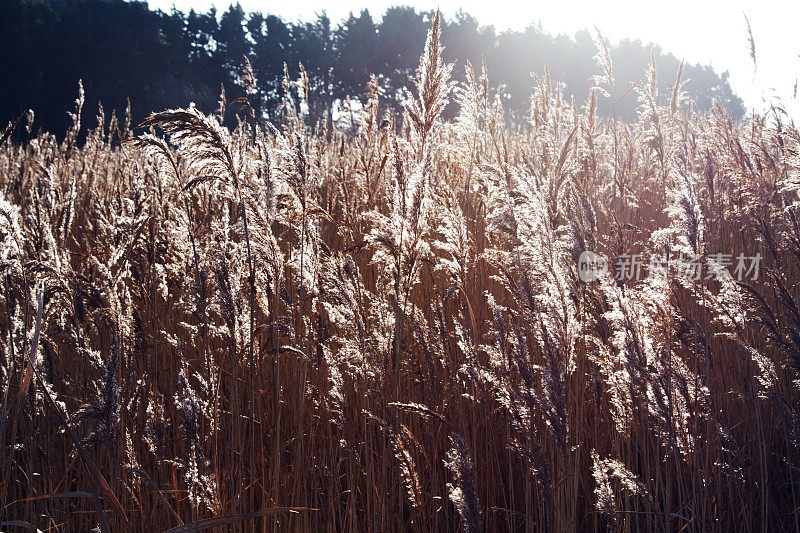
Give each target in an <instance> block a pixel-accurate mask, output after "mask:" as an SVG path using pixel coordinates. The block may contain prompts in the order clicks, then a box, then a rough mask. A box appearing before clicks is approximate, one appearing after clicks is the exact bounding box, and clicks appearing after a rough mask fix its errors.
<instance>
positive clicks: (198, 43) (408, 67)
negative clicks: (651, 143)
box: [0, 0, 744, 133]
mask: <svg viewBox="0 0 800 533" xmlns="http://www.w3.org/2000/svg"><path fill="white" fill-rule="evenodd" d="M2 12H3V15H2V17H0V76H1V77H2V79H3V80H4V82H3V83H0V120H3V123H6V122H7V121H8V120H12V119H13V118H15V117H16V116H19V115H20V114H21V113H23V112H24V111H25V110H26V109H28V108H30V109H33V110H34V111H35V112H36V116H37V124H38V126H39V127H42V128H43V129H46V130H49V131H52V132H55V133H61V132H63V131H64V130H65V128H66V127H67V125H68V123H69V119H68V117H67V116H66V113H65V111H66V110H68V109H70V108H71V107H72V102H73V101H74V99H75V96H76V93H77V83H78V80H79V79H80V80H83V83H84V86H85V90H86V95H87V100H88V102H102V103H103V105H104V106H105V109H106V111H107V112H110V111H109V110H112V109H113V110H115V111H116V112H117V113H118V114H119V113H121V112H122V111H123V110H124V109H125V108H126V106H127V105H128V102H130V104H131V107H132V118H133V120H134V121H138V120H140V119H142V118H144V117H145V116H146V115H147V114H148V113H150V112H151V111H158V110H162V109H166V108H173V107H178V106H185V105H188V104H189V103H190V102H194V103H195V105H196V106H197V107H198V108H200V109H203V110H211V109H214V108H215V107H216V106H217V102H218V100H219V95H220V90H221V88H224V90H225V94H226V97H227V98H228V99H229V100H231V101H233V100H235V99H236V98H237V97H240V96H243V95H244V93H245V87H244V86H243V85H242V83H241V82H240V79H241V72H242V65H243V62H244V58H245V57H246V58H248V59H249V61H250V63H251V65H252V73H253V74H254V75H255V78H256V79H257V80H258V86H257V87H258V90H257V91H256V92H255V93H252V94H249V95H248V97H249V100H250V102H251V103H252V105H253V107H254V108H255V109H256V111H257V113H259V115H261V116H264V117H270V116H274V115H275V113H276V112H277V109H278V105H279V103H280V101H281V99H282V97H283V91H284V87H283V83H282V80H283V77H284V68H285V66H286V68H288V72H289V75H290V76H292V77H296V76H297V74H298V68H299V64H300V63H302V64H303V65H304V66H305V68H306V70H307V72H308V76H309V80H310V83H309V87H308V90H309V96H310V101H311V103H312V105H313V108H312V109H311V110H310V112H311V113H312V114H313V115H315V116H317V117H322V116H324V115H325V114H326V113H327V112H328V111H329V110H330V109H331V107H332V105H333V103H334V102H336V101H337V100H338V101H342V100H345V99H347V98H348V97H358V96H360V95H361V94H362V93H363V91H364V87H365V85H366V82H367V80H368V76H369V75H370V74H372V73H374V74H376V75H377V77H378V81H379V84H380V86H381V89H382V91H383V92H384V94H385V95H386V101H387V102H388V103H389V104H390V105H392V104H399V102H400V101H401V100H402V98H403V95H402V89H403V87H405V86H406V85H408V83H409V80H410V79H411V77H412V76H413V75H414V71H415V68H416V65H417V64H418V61H419V56H420V54H421V52H422V46H423V43H424V42H425V35H426V31H427V28H428V26H429V24H430V20H431V18H432V16H433V13H432V12H420V11H416V10H415V9H413V8H410V7H404V6H397V7H391V8H389V9H388V10H387V11H386V12H385V13H384V14H383V15H382V16H381V17H380V18H379V19H378V18H374V17H373V16H372V14H371V13H370V12H369V11H368V10H363V11H361V12H360V13H357V14H351V15H350V16H349V17H348V18H347V19H346V20H343V21H341V22H340V23H335V22H334V21H331V20H330V19H329V18H328V17H327V15H325V14H324V13H323V14H320V15H318V16H317V17H316V19H315V20H311V21H305V22H289V21H285V20H283V19H281V18H280V17H278V16H275V15H269V14H263V13H258V12H256V13H245V11H244V10H243V9H242V7H241V6H240V5H238V4H236V5H232V6H230V7H229V8H228V9H227V10H225V11H224V12H222V13H219V12H217V11H216V10H215V9H211V10H210V11H208V12H206V13H197V12H195V11H189V12H188V13H183V12H181V11H178V10H174V9H173V10H172V11H171V12H163V11H160V10H151V9H150V8H149V7H148V5H147V4H146V3H145V2H125V1H123V0H6V1H5V2H3V7H2ZM442 39H443V42H444V45H445V47H446V48H445V59H447V60H449V61H455V62H457V65H456V68H455V72H456V75H457V76H458V75H463V72H464V68H463V66H464V63H465V62H466V61H470V62H471V63H472V64H473V65H476V66H477V65H479V64H480V63H481V62H482V61H485V62H486V64H487V66H488V72H489V75H490V79H491V81H492V83H497V84H503V85H504V87H505V88H504V90H503V91H501V94H502V95H503V97H504V98H505V99H506V109H507V110H508V113H509V114H510V115H512V116H524V115H525V113H526V112H527V108H528V106H529V102H528V96H527V95H529V94H530V88H531V85H532V80H531V75H532V74H541V73H542V72H543V71H544V69H545V66H546V67H547V69H548V70H549V72H550V73H551V75H552V77H553V79H554V80H557V81H560V82H563V83H564V91H565V92H566V93H567V94H568V95H574V97H575V98H576V99H577V100H578V101H579V102H581V101H583V99H584V98H585V97H586V94H587V92H588V91H589V90H590V88H591V86H592V76H593V75H594V74H596V73H597V72H598V67H597V65H596V62H595V59H594V57H595V55H596V53H597V47H596V43H595V39H594V37H593V36H592V34H591V33H589V32H588V31H581V32H578V33H577V34H576V35H575V36H574V37H568V36H565V35H558V36H553V35H550V34H548V33H546V32H545V31H544V30H543V29H542V28H541V26H540V25H535V24H532V25H531V26H529V27H528V28H527V29H526V30H524V31H503V32H498V31H496V30H495V29H494V28H493V27H492V26H482V25H481V24H479V22H478V21H477V20H476V19H475V18H474V17H472V16H470V15H468V14H466V13H463V12H461V13H458V14H456V15H455V16H454V17H453V18H452V19H450V20H447V21H445V22H444V23H443V26H442ZM611 55H612V57H613V61H614V73H615V77H616V79H617V83H616V85H615V87H616V89H615V90H616V92H617V94H612V95H611V98H610V99H606V100H605V101H604V103H603V105H604V106H605V107H604V108H601V110H600V111H601V112H604V113H606V114H607V113H611V112H613V113H614V114H615V115H616V116H617V117H618V118H620V119H622V120H631V119H633V118H634V117H635V114H636V98H635V95H634V94H631V93H632V92H633V91H631V90H630V88H631V87H632V85H633V84H635V83H639V82H640V81H641V79H642V76H643V73H644V71H645V68H646V66H647V65H648V64H649V63H650V61H651V58H653V60H655V62H656V66H657V71H658V73H659V82H660V84H663V85H664V86H665V87H667V86H668V85H669V84H671V83H674V80H675V77H676V76H677V73H678V70H679V68H680V65H681V62H680V61H679V60H678V59H677V58H676V57H675V56H673V55H672V54H669V53H666V52H664V51H662V50H661V49H660V48H658V47H655V46H652V45H645V44H643V43H641V42H639V41H630V40H626V41H622V42H620V43H619V44H616V45H613V46H611ZM683 78H684V79H688V80H689V81H688V82H687V84H686V86H685V90H686V91H687V92H688V93H689V95H690V97H691V98H692V99H693V101H694V102H695V104H696V106H697V107H698V108H699V109H700V110H705V109H708V108H709V107H710V106H711V104H712V102H713V101H714V100H716V101H719V102H720V103H721V104H722V105H724V106H725V107H726V108H727V109H728V110H729V111H730V112H731V114H732V115H733V116H735V117H741V116H743V114H744V107H743V105H742V101H741V100H740V99H739V98H738V97H737V96H736V95H735V94H734V93H733V91H732V90H731V87H730V85H729V83H728V78H727V73H722V74H718V73H716V72H715V71H714V70H713V69H712V68H711V67H709V66H702V65H685V66H684V68H683ZM612 104H613V107H612Z"/></svg>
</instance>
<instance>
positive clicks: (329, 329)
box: [0, 18, 800, 532]
mask: <svg viewBox="0 0 800 533" xmlns="http://www.w3.org/2000/svg"><path fill="white" fill-rule="evenodd" d="M599 50H600V53H599V54H598V56H599V58H600V60H601V68H600V70H601V72H602V74H601V75H600V76H598V78H597V80H598V88H596V89H594V90H593V91H592V92H591V93H590V94H589V95H587V97H586V101H585V102H584V103H581V102H578V101H575V100H567V99H565V97H564V95H563V93H562V91H561V87H560V85H558V84H557V83H554V82H553V81H552V80H551V79H550V78H549V76H547V75H546V76H543V77H541V78H540V79H537V80H536V81H535V84H534V87H533V95H532V98H531V110H530V117H529V122H528V123H526V124H506V122H505V118H504V117H505V114H504V110H503V108H502V99H501V98H500V96H499V95H498V92H497V91H496V90H494V89H492V86H491V83H490V80H489V79H488V76H487V73H486V72H487V70H486V68H485V66H483V67H481V68H480V69H479V72H476V71H475V70H474V69H473V67H472V66H469V65H468V66H467V73H466V80H467V81H466V83H465V84H463V85H458V86H456V85H454V84H453V82H451V79H450V74H451V71H452V68H453V67H452V66H451V65H447V64H445V63H444V62H443V61H442V55H441V54H442V50H441V45H440V43H439V24H438V18H437V19H436V20H435V21H434V23H433V27H432V29H431V31H430V33H429V36H428V42H427V44H426V46H425V51H424V53H423V56H422V58H421V61H420V67H419V70H418V72H417V77H416V80H415V87H414V88H413V90H412V91H411V92H410V93H409V99H408V104H407V106H406V108H405V112H404V113H403V114H402V115H401V116H395V115H392V114H391V113H388V112H384V111H383V110H382V109H381V95H380V91H379V88H378V80H377V79H374V78H373V79H372V80H370V81H369V83H368V84H367V92H366V103H365V105H364V106H363V107H362V108H361V111H360V112H359V113H360V114H359V115H358V116H354V119H353V121H352V123H350V124H349V125H345V127H337V128H334V129H330V128H329V127H327V126H326V125H325V124H322V125H315V124H308V123H307V118H306V115H305V113H304V110H305V109H307V105H308V104H307V102H306V99H307V94H306V93H307V91H306V90H305V87H307V86H308V83H309V80H308V79H307V77H306V76H305V74H303V75H302V76H301V78H300V79H299V80H290V79H288V76H287V79H286V81H285V85H286V87H287V88H288V89H289V91H288V93H287V94H288V96H287V99H286V101H285V103H284V107H283V121H282V122H281V123H280V124H269V125H261V124H257V125H256V124H254V122H253V121H252V120H249V121H247V120H244V119H241V120H240V121H239V123H238V125H237V127H236V128H235V129H233V130H230V129H228V128H226V127H225V126H223V125H222V123H221V120H220V116H219V115H207V114H205V113H203V112H201V111H200V110H198V109H195V108H193V107H189V108H186V109H177V110H167V111H164V112H161V113H156V114H154V115H152V116H151V117H150V118H148V119H147V121H146V122H145V123H144V124H143V125H142V128H141V131H139V132H138V133H135V132H133V131H132V130H131V128H130V125H129V124H126V123H125V121H120V120H117V118H116V117H112V119H111V120H110V121H108V120H106V118H105V117H104V116H102V115H101V116H100V117H98V125H97V126H96V127H95V128H94V129H89V130H85V128H84V127H83V126H82V124H84V123H85V118H84V117H82V116H81V114H82V106H83V92H82V90H81V94H80V97H79V98H78V102H77V104H76V110H75V112H74V113H72V121H73V127H72V129H71V130H70V132H69V133H68V134H67V136H66V138H65V139H64V140H61V141H60V140H58V139H56V138H54V137H53V136H51V135H48V134H46V133H41V134H38V135H36V136H34V137H32V138H29V139H28V140H27V141H25V142H23V143H19V142H12V140H13V139H14V138H15V137H14V135H13V132H14V129H19V128H20V127H22V120H21V119H20V120H19V121H17V122H16V124H11V125H9V128H7V129H4V134H3V136H2V143H3V144H2V147H1V148H0V272H1V273H2V281H1V282H0V308H2V310H3V311H2V313H0V317H2V318H1V319H0V339H1V342H2V344H1V345H0V346H2V347H1V348H0V376H2V385H3V390H2V394H3V396H2V418H1V419H0V446H2V450H1V451H0V465H2V466H1V467H0V476H1V477H0V509H1V510H0V528H2V529H4V530H5V529H10V528H12V527H23V528H24V527H36V528H39V529H41V530H49V531H85V530H88V529H91V528H92V527H98V528H99V529H100V530H101V531H111V530H113V531H125V530H131V531H141V530H167V529H170V528H175V529H174V531H196V530H199V529H201V528H206V529H208V528H213V527H220V528H226V530H231V531H254V530H259V531H274V530H313V531H320V530H327V531H338V530H343V531H409V530H410V531H440V530H457V529H463V530H464V531H469V532H478V531H591V530H612V531H631V530H636V531H672V530H691V531H734V530H746V531H755V530H761V531H768V530H772V531H777V530H793V529H794V530H796V529H798V528H800V515H799V514H798V509H800V493H798V489H797V481H798V479H800V477H798V476H799V474H800V473H799V472H798V470H797V468H798V460H799V459H800V457H798V445H800V417H798V407H797V406H798V398H799V397H800V396H799V395H800V391H798V387H799V386H800V374H798V372H800V303H799V302H798V298H800V295H799V294H798V281H800V271H799V269H798V264H800V224H798V206H800V198H799V197H798V195H799V194H800V186H799V185H798V184H799V183H800V156H798V150H800V133H798V130H797V129H796V128H795V126H794V125H793V124H791V123H787V122H786V121H785V120H784V117H783V116H782V115H781V114H780V112H778V111H775V112H773V113H771V114H770V115H768V116H753V117H751V118H749V119H748V121H747V122H746V123H744V124H736V123H734V122H733V121H732V120H731V119H730V118H729V117H728V115H727V114H726V113H725V111H724V110H722V109H721V108H719V107H717V108H715V109H713V110H712V111H711V112H710V113H709V114H707V115H700V114H697V113H696V112H695V111H694V110H693V107H692V104H691V102H689V101H687V100H686V99H685V97H684V95H683V93H682V92H681V88H680V87H681V80H680V79H678V80H676V81H675V84H674V90H673V91H672V93H671V94H659V91H658V84H657V83H656V76H657V73H656V72H655V69H654V68H651V69H650V70H649V71H648V72H647V73H645V75H644V77H643V83H642V84H641V86H640V87H637V88H636V91H635V94H636V95H638V98H639V102H640V115H639V121H638V122H637V123H635V124H624V123H620V122H618V121H616V120H614V119H613V117H612V118H603V117H600V116H598V115H597V113H596V110H597V103H598V100H599V99H601V98H605V97H606V96H604V94H605V93H604V89H603V87H604V86H611V85H613V83H614V78H613V66H612V65H611V62H610V56H609V55H608V54H607V53H603V50H606V47H605V45H604V43H603V42H602V40H601V41H600V42H599ZM251 78H252V76H251ZM251 78H248V80H250V81H248V83H255V81H254V80H252V79H251ZM365 81H366V80H365ZM224 104H225V102H224V97H223V102H222V108H223V109H224ZM445 110H450V111H451V112H452V113H451V114H452V116H453V117H454V118H453V119H452V120H445V119H443V113H444V112H445ZM223 112H224V111H223ZM30 120H32V117H29V121H30ZM108 123H110V126H107V124H108ZM340 126H341V125H340ZM28 128H29V129H30V123H29V124H28ZM84 131H85V137H86V139H85V142H83V143H82V144H81V143H80V142H79V140H80V139H81V138H82V136H83V132H84ZM585 251H592V252H596V253H600V254H604V255H605V256H607V257H610V258H612V259H613V258H614V257H617V256H620V255H621V254H633V253H639V254H643V256H644V257H648V258H649V257H651V256H656V257H657V256H659V255H661V254H665V253H681V254H684V255H685V256H691V257H694V258H695V260H696V262H697V263H698V264H699V265H701V266H702V267H703V268H704V269H705V270H703V273H704V274H705V273H706V272H710V273H716V274H717V275H715V276H713V277H710V276H706V275H701V276H692V275H691V272H685V271H675V270H667V271H666V272H664V273H662V275H658V276H650V277H648V278H647V279H622V280H617V279H613V278H612V277H611V276H605V277H601V279H599V280H597V281H593V282H584V281H582V280H581V279H580V278H579V276H578V269H577V261H578V259H579V257H580V256H581V254H582V253H583V252H585ZM720 253H724V254H732V255H734V257H735V256H736V255H737V254H740V253H743V254H746V255H755V254H761V256H763V264H762V268H761V272H760V274H761V275H760V276H759V277H758V278H757V279H752V277H751V278H748V279H737V277H736V276H734V275H733V269H734V267H735V266H736V265H735V264H733V265H729V264H725V262H724V261H723V260H722V259H721V257H720V256H719V255H718V254H720ZM734 263H735V261H734Z"/></svg>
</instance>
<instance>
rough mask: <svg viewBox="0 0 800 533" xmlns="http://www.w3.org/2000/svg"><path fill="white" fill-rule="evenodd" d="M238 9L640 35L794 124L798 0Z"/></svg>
mask: <svg viewBox="0 0 800 533" xmlns="http://www.w3.org/2000/svg"><path fill="white" fill-rule="evenodd" d="M230 3H231V2H230V0H149V5H150V6H151V7H153V8H159V9H163V10H168V9H170V8H171V7H172V6H173V5H174V6H175V7H177V8H178V9H180V10H182V11H188V10H189V9H194V10H195V11H206V10H207V9H208V8H210V7H211V6H212V5H215V6H216V7H217V9H218V10H224V9H226V8H227V7H228V5H229V4H230ZM239 3H240V4H241V5H242V7H243V8H244V10H245V11H246V12H252V11H261V12H262V13H270V14H275V15H280V16H281V17H282V18H284V19H285V20H289V21H296V20H311V19H312V18H313V17H314V16H315V15H316V14H317V13H321V12H323V11H325V12H326V13H327V14H328V16H329V17H330V18H331V20H332V21H333V22H334V23H337V22H339V21H341V20H342V19H344V18H346V17H347V16H348V14H349V13H350V12H354V13H358V12H359V11H360V10H361V9H364V8H367V9H369V11H370V13H371V14H372V16H373V18H375V19H379V18H380V16H381V15H382V14H383V13H384V11H385V10H386V8H387V7H389V6H392V5H398V4H403V5H410V6H413V7H415V8H417V9H418V10H430V9H436V8H437V7H438V8H439V9H440V10H441V11H442V13H443V15H444V16H445V17H452V16H453V14H455V13H456V12H457V11H458V10H459V9H461V10H463V11H465V12H467V13H469V14H471V15H473V16H474V17H475V18H477V19H478V21H479V22H480V23H481V24H482V25H492V26H494V27H495V28H496V29H497V30H498V31H503V30H507V29H513V30H522V29H525V27H527V26H528V25H530V24H532V23H536V22H539V23H541V26H542V29H543V30H544V31H546V32H548V33H551V34H567V35H570V36H572V35H574V34H575V33H576V32H577V31H580V30H582V29H589V30H591V31H594V28H595V27H597V28H598V29H599V30H600V31H601V32H602V33H603V35H604V36H605V37H606V39H608V40H610V41H612V42H617V41H619V40H621V39H624V38H632V39H640V40H642V41H644V42H652V43H655V44H658V45H660V46H661V48H662V49H663V50H664V51H666V52H671V53H673V54H674V55H675V56H677V57H678V58H679V59H684V60H686V61H687V62H688V63H701V64H710V65H712V66H713V67H714V69H715V70H716V71H717V72H724V71H728V72H729V73H730V79H729V81H730V84H731V86H732V88H733V90H734V91H735V92H736V93H737V94H738V95H739V96H740V97H742V99H743V100H744V102H745V106H746V107H747V108H748V109H755V110H762V109H764V108H766V107H768V106H769V104H770V103H774V102H780V103H781V104H782V106H783V107H784V108H786V109H787V111H788V112H789V114H790V115H791V116H792V117H793V118H794V119H795V120H796V121H798V122H800V90H798V89H796V87H797V85H796V84H797V80H798V78H800V2H797V1H794V2H793V1H784V2H781V1H778V0H751V1H749V2H746V1H741V0H730V1H717V0H714V1H711V0H693V1H690V0H671V1H662V2H643V1H639V2H636V1H632V0H620V1H613V0H607V1H605V2H601V1H598V0H574V1H567V0H555V1H553V0H550V1H547V2H539V1H536V0H528V2H524V0H523V1H519V0H518V1H517V2H505V1H500V0H491V1H487V0H459V1H456V0H439V1H438V3H437V2H425V1H419V0H395V1H391V0H388V1H387V0H360V1H340V2H325V1H320V0H293V1H291V2H286V1H283V2H274V3H273V2H265V1H263V0H239ZM745 15H746V16H747V18H748V19H749V20H750V26H751V28H752V34H753V40H754V42H755V50H756V64H755V66H754V64H753V61H752V59H751V58H750V47H749V44H748V37H747V35H748V34H747V23H746V22H745Z"/></svg>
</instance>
